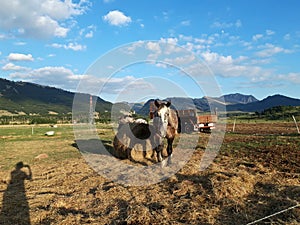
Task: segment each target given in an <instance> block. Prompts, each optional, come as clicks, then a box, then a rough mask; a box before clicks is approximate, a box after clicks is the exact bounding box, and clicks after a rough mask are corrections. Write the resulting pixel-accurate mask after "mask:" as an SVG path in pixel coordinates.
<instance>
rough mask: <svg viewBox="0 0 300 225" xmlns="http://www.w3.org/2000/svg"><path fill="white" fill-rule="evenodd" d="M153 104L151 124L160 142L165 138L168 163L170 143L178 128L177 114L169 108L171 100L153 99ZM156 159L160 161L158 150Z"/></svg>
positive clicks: (170, 154) (171, 143) (171, 150)
mask: <svg viewBox="0 0 300 225" xmlns="http://www.w3.org/2000/svg"><path fill="white" fill-rule="evenodd" d="M154 104H155V106H156V108H157V109H156V110H155V111H154V114H153V116H154V118H153V126H154V128H155V130H156V133H157V134H158V135H159V137H160V139H161V140H160V143H162V142H163V138H166V139H167V142H168V145H167V153H168V164H170V163H171V158H172V153H173V146H172V145H173V141H174V139H175V136H176V134H177V130H178V115H177V113H176V111H175V110H173V109H171V108H170V106H171V102H169V101H167V102H159V101H157V100H155V101H154ZM158 161H159V162H161V161H162V155H161V151H160V152H158ZM162 166H164V163H163V164H162Z"/></svg>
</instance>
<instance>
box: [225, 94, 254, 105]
mask: <svg viewBox="0 0 300 225" xmlns="http://www.w3.org/2000/svg"><path fill="white" fill-rule="evenodd" d="M222 97H223V98H224V100H225V102H226V103H228V104H248V103H252V102H257V101H258V99H256V98H255V97H254V96H253V95H244V94H241V93H234V94H227V95H223V96H222Z"/></svg>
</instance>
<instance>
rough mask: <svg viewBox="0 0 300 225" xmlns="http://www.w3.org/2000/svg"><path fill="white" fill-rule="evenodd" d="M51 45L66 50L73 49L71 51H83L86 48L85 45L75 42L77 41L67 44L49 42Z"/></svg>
mask: <svg viewBox="0 0 300 225" xmlns="http://www.w3.org/2000/svg"><path fill="white" fill-rule="evenodd" d="M51 46H52V47H53V48H64V49H66V50H70V49H71V50H73V51H83V50H85V49H86V45H80V44H77V43H72V42H70V43H68V44H67V45H66V44H58V43H53V44H51Z"/></svg>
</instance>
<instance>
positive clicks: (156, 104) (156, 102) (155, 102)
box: [154, 100, 159, 108]
mask: <svg viewBox="0 0 300 225" xmlns="http://www.w3.org/2000/svg"><path fill="white" fill-rule="evenodd" d="M154 105H155V106H156V107H157V108H158V107H159V102H158V101H157V100H155V101H154Z"/></svg>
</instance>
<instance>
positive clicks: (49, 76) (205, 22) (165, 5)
mask: <svg viewBox="0 0 300 225" xmlns="http://www.w3.org/2000/svg"><path fill="white" fill-rule="evenodd" d="M0 3H1V8H0V70H1V73H0V74H1V78H6V79H10V80H15V81H20V80H21V81H29V82H34V83H38V84H43V85H49V86H55V87H59V88H63V89H65V90H71V91H75V90H77V87H78V84H79V82H80V80H81V79H87V78H88V77H89V78H90V77H91V76H90V74H87V72H89V68H91V67H93V65H94V64H95V63H97V60H101V58H99V57H101V56H103V55H105V54H107V53H108V52H111V51H114V49H116V48H118V47H119V46H124V45H126V44H128V43H132V42H143V41H148V40H152V41H153V43H154V41H157V42H156V43H160V42H162V43H169V44H172V45H176V46H177V45H178V46H180V47H182V48H184V49H186V50H187V51H190V52H191V53H192V54H194V55H195V56H196V57H197V58H199V59H200V60H202V61H203V63H204V64H205V65H207V67H208V68H210V69H211V71H212V74H213V76H214V78H215V79H216V84H217V85H218V86H219V87H220V91H221V93H222V94H229V93H236V92H239V93H243V94H252V95H254V96H255V97H257V98H258V99H263V98H265V97H267V96H269V95H273V94H283V95H287V96H290V97H295V98H300V90H299V87H300V63H299V60H300V14H299V8H300V2H299V1H296V0H291V1H281V0H279V1H270V0H265V1H257V0H252V1H209V0H201V1H198V0H197V1H196V0H190V1H174V0H173V1H171V0H164V1H158V0H152V1H145V0H143V1H133V0H131V1H125V0H122V1H121V0H81V1H71V0H65V1H60V0H40V1H37V0H27V1H22V0H11V1H7V0H0ZM151 43H152V42H151ZM152 47H153V46H152ZM117 60H119V59H117ZM108 66H109V65H108ZM99 70H101V68H100V69H99ZM100 73H101V72H99V74H93V79H98V80H97V82H103V80H101V79H100V78H101V75H100ZM97 76H99V77H98V78H97ZM155 79H157V81H154V80H155ZM199 79H200V78H199ZM201 79H203V85H210V84H209V83H207V82H205V79H206V78H205V77H202V78H201ZM105 82H106V84H105V86H106V87H107V88H103V89H101V92H100V93H99V95H100V97H103V98H104V99H106V100H109V101H119V100H128V101H132V100H145V99H147V98H150V97H161V98H163V97H168V96H169V97H171V96H170V95H172V96H189V97H202V96H203V95H206V94H207V93H206V92H205V91H203V88H204V89H205V87H204V86H203V87H199V85H198V86H197V85H195V84H194V83H193V82H192V79H191V77H189V76H187V75H183V74H182V73H180V72H179V70H178V68H177V69H176V68H173V67H166V66H161V64H159V63H156V64H147V63H144V64H137V65H131V66H129V67H126V68H123V69H122V70H120V71H118V72H116V73H115V74H114V75H113V76H112V77H110V79H108V80H106V81H105ZM164 83H165V85H166V87H167V88H163V87H161V86H162V84H164ZM174 85H175V86H177V87H179V89H180V91H178V88H175V86H174ZM128 90H131V95H129V94H128ZM143 90H148V92H147V93H146V92H143ZM218 94H219V92H216V95H218ZM133 96H134V97H133Z"/></svg>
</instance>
